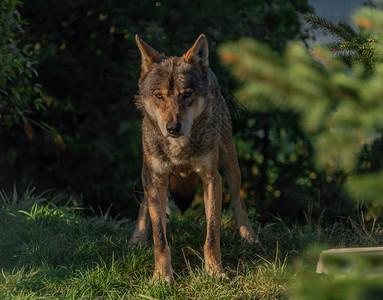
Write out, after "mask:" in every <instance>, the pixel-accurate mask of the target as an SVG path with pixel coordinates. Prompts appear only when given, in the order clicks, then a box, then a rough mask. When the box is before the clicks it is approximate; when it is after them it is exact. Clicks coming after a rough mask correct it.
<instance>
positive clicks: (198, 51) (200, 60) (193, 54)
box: [184, 34, 209, 70]
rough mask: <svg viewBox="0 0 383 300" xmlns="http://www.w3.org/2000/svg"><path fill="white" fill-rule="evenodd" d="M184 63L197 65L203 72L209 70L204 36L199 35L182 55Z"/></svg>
mask: <svg viewBox="0 0 383 300" xmlns="http://www.w3.org/2000/svg"><path fill="white" fill-rule="evenodd" d="M184 59H185V62H187V63H194V64H199V65H200V66H202V68H203V69H204V70H207V68H209V46H208V44H207V39H206V36H205V35H204V34H201V35H200V36H199V37H198V39H197V41H196V42H195V43H194V45H193V46H192V47H191V48H190V49H189V50H188V52H186V53H185V54H184Z"/></svg>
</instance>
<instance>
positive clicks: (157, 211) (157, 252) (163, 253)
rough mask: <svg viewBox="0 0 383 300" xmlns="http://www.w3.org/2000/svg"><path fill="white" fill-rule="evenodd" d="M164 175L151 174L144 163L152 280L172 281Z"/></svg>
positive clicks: (143, 180)
mask: <svg viewBox="0 0 383 300" xmlns="http://www.w3.org/2000/svg"><path fill="white" fill-rule="evenodd" d="M166 180H167V177H166V176H156V175H152V173H151V172H150V171H149V169H148V167H147V165H146V164H145V163H144V167H143V172H142V182H143V186H144V191H145V197H146V199H148V208H149V215H150V220H151V221H152V227H153V242H154V263H155V268H154V275H153V280H154V281H155V280H162V279H164V280H165V281H166V282H168V283H171V282H173V281H174V277H173V268H172V265H171V257H170V248H169V245H168V242H167V240H166V191H167V187H166Z"/></svg>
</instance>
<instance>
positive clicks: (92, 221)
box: [0, 191, 383, 299]
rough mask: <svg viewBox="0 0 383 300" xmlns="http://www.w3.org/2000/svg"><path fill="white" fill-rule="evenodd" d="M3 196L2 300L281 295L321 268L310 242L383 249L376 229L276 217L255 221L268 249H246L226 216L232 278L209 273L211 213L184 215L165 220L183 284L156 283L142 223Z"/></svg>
mask: <svg viewBox="0 0 383 300" xmlns="http://www.w3.org/2000/svg"><path fill="white" fill-rule="evenodd" d="M0 200H1V202H0V204H1V203H2V208H1V209H0V268H1V274H0V299H153V298H154V299H281V298H286V297H288V294H289V290H290V286H291V285H293V286H296V284H295V283H296V282H297V281H300V280H301V278H302V274H305V272H309V273H310V274H313V273H314V267H315V263H316V260H317V256H315V255H311V254H310V253H311V252H310V251H307V249H309V248H310V247H309V246H310V245H312V244H318V243H321V244H322V245H323V244H327V245H331V246H377V245H381V243H382V240H383V236H382V234H381V230H380V228H379V227H377V226H376V225H375V226H374V228H372V229H370V230H367V229H366V227H365V226H363V225H359V224H358V223H355V222H353V221H350V220H345V221H344V222H343V225H342V224H340V223H337V224H332V225H331V226H325V225H321V224H320V223H315V224H307V225H305V226H300V225H294V226H288V225H286V224H284V223H283V221H282V220H281V219H278V218H276V219H275V222H274V223H272V224H265V225H262V226H257V225H258V224H253V225H254V226H255V228H259V236H260V239H261V241H262V246H261V245H247V244H246V243H243V242H242V241H241V240H240V238H239V235H238V234H237V232H236V230H235V226H234V223H233V221H232V217H231V215H230V213H229V212H224V213H223V218H222V230H221V248H222V260H223V265H224V268H225V272H226V274H227V275H228V277H229V278H230V281H228V282H226V281H220V280H218V279H216V278H214V277H210V276H208V275H207V274H206V273H205V272H204V269H203V251H202V247H203V243H204V238H205V227H206V222H205V218H204V214H203V213H200V212H198V211H197V212H188V213H186V214H185V215H179V214H176V215H174V216H171V217H170V218H169V222H168V224H167V226H168V230H167V231H168V241H169V244H170V247H171V250H172V262H173V267H174V271H175V278H176V282H175V283H174V284H172V285H164V284H161V283H159V284H152V285H151V284H150V279H151V276H152V271H153V266H154V259H153V248H152V242H151V240H149V243H148V246H130V245H129V243H128V242H129V238H130V235H131V233H132V231H133V229H134V222H132V221H129V220H123V221H116V220H110V219H108V218H102V217H97V216H94V217H89V218H84V217H83V216H82V214H81V211H80V210H79V209H78V208H75V207H71V206H70V205H69V204H67V205H57V203H58V202H59V201H58V200H57V199H55V198H52V197H50V196H46V195H34V193H33V191H32V192H30V191H27V192H26V193H25V194H24V195H22V196H20V197H19V196H17V194H16V192H13V193H12V194H10V195H7V194H5V193H0ZM70 202H71V201H68V203H70ZM310 280H312V279H310ZM302 289H303V288H301V287H299V286H298V287H295V290H299V291H302Z"/></svg>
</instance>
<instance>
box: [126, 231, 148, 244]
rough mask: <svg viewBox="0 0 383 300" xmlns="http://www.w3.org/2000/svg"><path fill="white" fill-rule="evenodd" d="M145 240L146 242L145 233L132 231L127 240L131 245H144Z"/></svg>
mask: <svg viewBox="0 0 383 300" xmlns="http://www.w3.org/2000/svg"><path fill="white" fill-rule="evenodd" d="M147 242H148V236H147V235H146V234H134V233H133V235H132V237H131V238H130V240H129V244H131V245H137V244H140V245H146V243H147Z"/></svg>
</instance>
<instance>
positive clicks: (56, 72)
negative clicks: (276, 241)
mask: <svg viewBox="0 0 383 300" xmlns="http://www.w3.org/2000/svg"><path fill="white" fill-rule="evenodd" d="M17 2H18V1H10V0H8V1H2V2H1V3H2V5H3V8H4V7H6V5H11V4H15V3H17ZM21 4H22V3H21V2H20V5H19V6H17V8H16V10H17V11H18V12H19V13H20V15H21V19H24V20H26V21H27V24H20V25H22V28H23V30H24V31H23V32H21V31H19V32H17V34H16V35H15V37H14V40H13V41H12V42H9V40H6V42H7V43H11V44H15V39H17V42H18V43H17V45H16V46H17V47H19V48H20V49H22V48H23V47H26V46H28V45H29V46H28V47H27V50H26V51H27V52H28V53H29V54H28V55H30V57H29V59H30V61H34V62H36V64H34V65H33V66H34V68H35V69H36V71H37V73H38V77H37V76H31V78H30V82H28V83H27V85H28V84H29V85H32V84H36V83H38V84H41V91H37V92H38V93H40V94H38V95H37V96H36V95H31V96H30V98H31V99H32V98H33V97H40V98H41V99H42V102H43V105H44V106H45V107H46V110H44V109H39V110H37V109H27V108H26V109H25V111H24V115H28V116H30V118H32V119H34V120H38V121H39V122H40V124H41V122H43V123H44V124H49V126H50V127H49V128H51V127H52V128H54V129H52V130H48V131H47V130H44V128H42V127H41V126H35V125H34V124H33V123H32V124H31V125H26V123H25V122H24V123H23V120H19V121H18V122H17V120H15V121H14V122H13V123H20V124H21V125H24V128H23V126H9V122H8V123H6V122H4V118H3V119H0V121H1V122H3V123H4V125H5V126H0V139H1V143H0V153H1V156H0V166H1V172H0V188H1V189H5V190H8V189H12V188H13V186H14V184H16V187H17V189H20V190H24V189H25V188H26V187H27V186H28V185H32V186H37V188H38V189H39V190H41V191H44V190H47V189H50V188H54V189H55V191H58V192H63V193H69V194H71V195H74V196H75V199H77V201H78V202H80V204H81V205H83V206H85V207H92V208H93V210H95V211H97V212H105V211H106V210H107V209H108V208H109V211H110V212H111V213H112V215H114V216H117V215H119V216H128V217H135V216H136V213H137V209H138V204H139V201H140V197H141V182H140V170H141V159H142V150H141V132H140V113H139V112H138V110H137V109H136V108H135V105H134V95H135V94H136V93H137V80H138V76H139V72H140V53H139V51H138V49H137V47H136V44H135V40H134V35H135V34H136V33H138V34H140V36H141V38H143V39H144V40H145V41H146V42H148V43H149V44H150V45H152V46H153V47H154V48H156V49H157V50H159V51H160V52H164V53H166V54H167V55H182V54H183V53H184V52H185V51H187V49H189V47H190V46H191V45H192V44H193V42H194V41H195V39H196V38H197V37H198V36H199V34H201V33H204V34H205V35H206V36H207V38H208V41H209V47H210V53H209V55H210V65H211V67H212V69H213V71H214V72H215V74H216V75H217V77H218V79H219V82H220V85H221V90H222V94H223V95H224V97H225V99H226V101H227V103H228V105H229V108H230V111H231V115H232V121H233V136H234V139H235V143H236V146H237V151H238V156H239V163H240V166H241V172H242V191H241V192H242V196H243V198H244V200H245V202H246V203H247V205H248V207H249V211H250V214H251V215H258V216H259V220H260V221H262V222H267V221H268V220H271V219H272V218H273V216H275V215H280V216H281V217H282V218H283V219H285V220H287V221H295V220H297V219H298V220H307V218H308V217H309V218H319V216H323V217H326V218H328V219H329V220H331V219H334V218H335V217H337V216H339V215H345V214H351V213H352V211H353V206H354V204H353V203H351V202H348V201H347V196H346V195H345V194H344V192H343V190H342V189H341V185H342V183H343V181H344V178H345V176H344V175H343V174H342V172H335V173H334V172H333V173H329V172H330V171H329V170H327V171H326V170H324V171H322V172H317V171H315V170H314V163H313V155H312V152H313V150H312V144H311V142H310V140H309V138H308V137H307V136H306V134H305V133H304V132H303V131H302V129H301V127H300V126H299V125H298V116H297V114H296V113H294V112H292V111H286V110H284V111H279V110H278V109H277V108H274V109H273V110H271V111H268V112H257V113H254V112H252V113H250V112H249V111H248V110H247V109H246V107H244V106H243V105H241V104H240V103H239V102H238V100H237V99H236V98H235V96H234V91H235V90H237V89H238V88H239V87H240V85H241V84H240V83H238V82H237V81H236V80H235V79H234V78H233V76H232V75H230V72H229V70H228V69H227V68H225V67H224V66H223V65H222V64H221V62H220V61H219V59H218V56H217V51H216V50H217V46H218V45H219V44H221V43H223V42H226V41H230V40H237V39H239V38H241V37H252V38H254V39H257V40H258V41H261V42H264V43H266V44H268V45H269V46H270V47H271V49H272V51H273V52H274V53H282V52H283V51H284V49H285V46H286V42H287V41H289V40H291V39H302V40H303V39H304V38H305V37H306V33H305V32H304V31H302V30H301V23H302V17H301V16H302V14H305V13H307V12H308V11H309V7H308V4H307V1H305V0H293V1H282V0H270V1H262V0H260V1H250V0H239V1H225V0H223V1H199V0H197V1H187V0H182V1H166V2H165V1H164V2H161V1H157V2H156V1H117V0H114V1H110V0H106V1H95V0H77V1H72V0H68V1H43V0H29V1H25V3H24V4H23V5H21ZM3 14H4V15H5V14H6V12H4V11H3ZM8 17H9V14H8ZM11 17H12V18H16V21H15V22H16V25H17V24H18V22H19V23H22V22H21V21H17V16H16V17H15V15H14V14H12V16H11ZM2 26H3V27H4V26H5V23H4V24H2ZM2 97H3V96H2ZM27 100H28V99H27ZM27 100H26V101H27ZM1 101H4V99H2V100H1ZM0 109H1V107H0ZM27 124H29V123H28V122H27ZM30 126H32V128H33V137H32V138H31V139H29V138H28V135H29V137H31V135H32V134H31V129H30V128H29V127H30ZM43 127H44V126H43ZM49 128H48V129H49ZM45 129H46V128H45ZM24 132H25V133H27V134H24ZM52 132H53V133H54V136H53V137H54V138H53V139H52ZM28 133H29V134H28ZM55 134H56V135H55ZM57 138H59V141H57ZM61 138H62V142H63V143H65V145H66V148H65V150H64V149H63V148H64V147H63V145H62V143H61V142H60V139H61ZM55 140H56V143H54V141H55ZM381 144H382V143H381V142H380V144H379V145H380V146H379V145H377V146H378V147H382V146H381ZM59 146H61V147H59ZM369 153H370V154H371V151H370V152H369ZM378 156H379V152H377V153H376V156H374V155H372V156H371V155H370V156H369V157H368V158H367V159H371V162H372V163H373V161H374V159H376V157H378ZM362 157H364V156H363V155H362ZM224 201H225V203H226V204H225V205H226V206H227V205H228V204H227V203H228V193H227V190H226V189H225V190H224Z"/></svg>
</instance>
